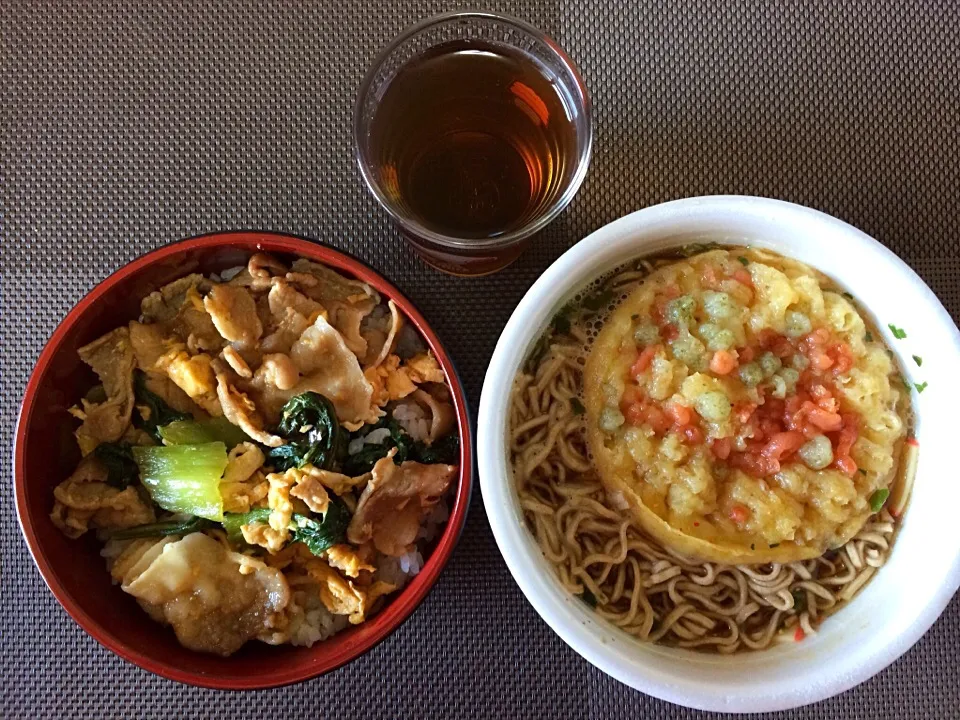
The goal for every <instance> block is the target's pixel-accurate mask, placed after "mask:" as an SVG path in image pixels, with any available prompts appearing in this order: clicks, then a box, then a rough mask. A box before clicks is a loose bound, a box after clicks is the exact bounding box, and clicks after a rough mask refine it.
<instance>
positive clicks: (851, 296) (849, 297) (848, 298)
mask: <svg viewBox="0 0 960 720" xmlns="http://www.w3.org/2000/svg"><path fill="white" fill-rule="evenodd" d="M843 296H844V297H845V298H846V299H847V300H853V295H851V294H850V293H848V292H844V293H843Z"/></svg>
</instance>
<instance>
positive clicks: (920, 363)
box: [913, 355, 923, 367]
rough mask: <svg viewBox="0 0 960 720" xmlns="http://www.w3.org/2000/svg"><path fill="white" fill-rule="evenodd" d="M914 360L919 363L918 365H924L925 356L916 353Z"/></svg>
mask: <svg viewBox="0 0 960 720" xmlns="http://www.w3.org/2000/svg"><path fill="white" fill-rule="evenodd" d="M913 361H914V362H915V363H916V364H917V367H920V366H921V365H923V358H922V357H920V356H919V355H914V356H913Z"/></svg>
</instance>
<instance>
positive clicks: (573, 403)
mask: <svg viewBox="0 0 960 720" xmlns="http://www.w3.org/2000/svg"><path fill="white" fill-rule="evenodd" d="M570 409H571V410H573V414H574V415H583V414H584V413H585V412H586V411H587V409H586V408H585V407H584V406H583V403H582V402H580V400H579V398H570Z"/></svg>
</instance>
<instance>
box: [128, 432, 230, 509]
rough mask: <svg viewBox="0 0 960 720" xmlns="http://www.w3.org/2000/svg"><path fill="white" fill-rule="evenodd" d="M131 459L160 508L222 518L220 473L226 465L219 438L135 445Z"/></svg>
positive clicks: (223, 448) (221, 473) (225, 449)
mask: <svg viewBox="0 0 960 720" xmlns="http://www.w3.org/2000/svg"><path fill="white" fill-rule="evenodd" d="M133 459H134V460H136V462H137V466H138V467H139V468H140V479H141V482H143V484H144V486H146V488H147V491H148V492H149V493H150V497H151V498H153V501H154V502H155V503H156V504H157V505H159V506H160V507H162V508H163V509H164V510H169V511H170V512H181V513H189V514H190V515H197V516H198V517H202V518H207V519H208V520H217V521H219V520H220V519H222V518H223V499H222V498H221V497H220V477H221V476H222V475H223V471H224V468H226V467H227V446H226V445H224V444H223V443H222V442H212V443H203V444H201V445H169V446H159V447H135V448H133Z"/></svg>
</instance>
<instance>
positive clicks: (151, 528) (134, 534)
mask: <svg viewBox="0 0 960 720" xmlns="http://www.w3.org/2000/svg"><path fill="white" fill-rule="evenodd" d="M212 527H216V524H215V523H214V522H212V521H210V520H207V519H206V518H201V517H195V516H194V517H189V518H187V519H185V520H167V521H165V522H157V523H150V524H149V525H137V526H136V527H132V528H126V529H125V530H114V531H112V532H111V533H110V539H111V540H133V539H134V538H148V537H162V536H164V535H189V534H190V533H192V532H200V531H201V530H209V529H210V528H212Z"/></svg>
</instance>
